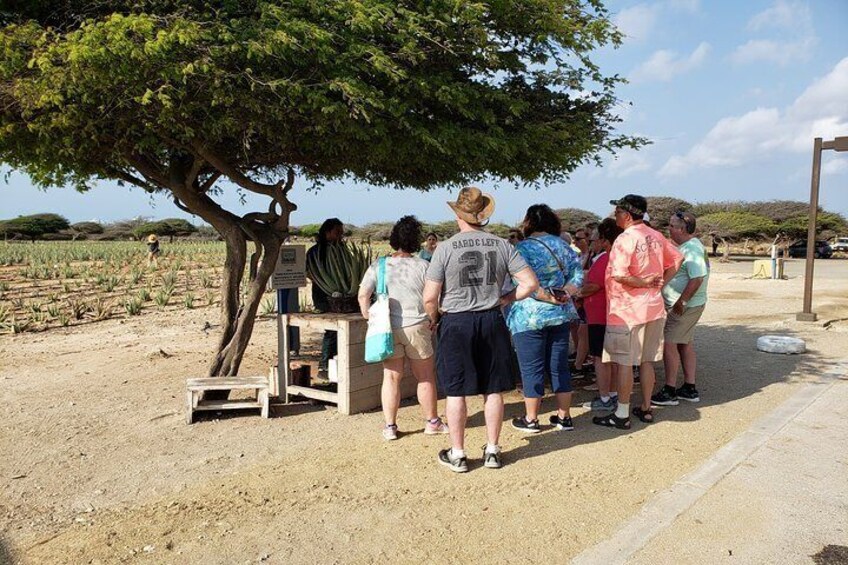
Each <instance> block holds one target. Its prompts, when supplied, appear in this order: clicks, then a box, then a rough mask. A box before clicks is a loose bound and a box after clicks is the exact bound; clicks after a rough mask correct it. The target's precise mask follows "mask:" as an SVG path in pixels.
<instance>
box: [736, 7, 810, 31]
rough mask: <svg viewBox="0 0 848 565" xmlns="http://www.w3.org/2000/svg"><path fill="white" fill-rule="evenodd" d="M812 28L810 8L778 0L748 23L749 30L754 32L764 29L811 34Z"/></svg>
mask: <svg viewBox="0 0 848 565" xmlns="http://www.w3.org/2000/svg"><path fill="white" fill-rule="evenodd" d="M812 27H813V18H812V15H811V14H810V7H809V6H807V5H806V4H804V3H802V2H787V1H786V0H777V1H776V2H775V3H774V4H772V6H771V7H770V8H767V9H765V10H763V11H762V12H760V13H758V14H756V15H755V16H754V17H753V18H751V20H750V21H749V22H748V30H749V31H754V32H758V31H762V30H764V29H784V30H790V31H797V30H802V31H803V32H804V33H809V32H811V31H812Z"/></svg>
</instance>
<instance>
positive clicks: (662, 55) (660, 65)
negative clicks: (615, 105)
mask: <svg viewBox="0 0 848 565" xmlns="http://www.w3.org/2000/svg"><path fill="white" fill-rule="evenodd" d="M710 49H711V48H710V44H709V43H706V42H702V43H701V44H700V45H698V46H697V47H696V48H695V50H694V51H692V53H691V54H690V55H688V56H683V57H681V56H678V55H677V53H675V52H674V51H669V50H668V49H661V50H659V51H655V52H654V54H653V55H651V56H650V57H649V58H648V60H647V61H645V62H643V63H641V64H640V65H639V66H638V67H636V68H635V69H634V70H633V72H632V73H630V77H629V78H630V80H631V82H649V81H660V82H668V81H670V80H671V79H672V78H674V77H675V76H677V75H679V74H682V73H686V72H689V71H691V70H693V69H695V68H697V67H699V66H700V65H701V63H703V62H704V61H705V60H706V58H707V55H709V52H710Z"/></svg>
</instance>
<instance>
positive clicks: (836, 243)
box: [830, 237, 848, 253]
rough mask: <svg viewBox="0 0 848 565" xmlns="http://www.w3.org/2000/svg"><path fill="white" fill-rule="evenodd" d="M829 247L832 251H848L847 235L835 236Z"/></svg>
mask: <svg viewBox="0 0 848 565" xmlns="http://www.w3.org/2000/svg"><path fill="white" fill-rule="evenodd" d="M830 248H831V249H833V250H834V251H841V252H842V253H846V252H848V237H837V238H835V239H834V240H833V243H831V244H830Z"/></svg>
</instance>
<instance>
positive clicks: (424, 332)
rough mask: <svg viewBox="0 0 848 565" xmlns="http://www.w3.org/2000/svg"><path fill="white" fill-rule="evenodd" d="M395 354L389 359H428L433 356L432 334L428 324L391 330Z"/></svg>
mask: <svg viewBox="0 0 848 565" xmlns="http://www.w3.org/2000/svg"><path fill="white" fill-rule="evenodd" d="M392 335H393V336H394V338H395V352H394V354H393V355H392V356H391V357H389V359H403V358H404V357H408V358H410V359H429V358H430V357H432V356H433V332H431V331H430V323H429V322H424V323H423V324H418V325H417V326H407V327H405V328H400V329H396V330H392Z"/></svg>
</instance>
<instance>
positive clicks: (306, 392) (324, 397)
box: [286, 385, 339, 404]
mask: <svg viewBox="0 0 848 565" xmlns="http://www.w3.org/2000/svg"><path fill="white" fill-rule="evenodd" d="M286 392H287V393H288V395H289V396H292V395H295V394H299V395H300V396H305V397H306V398H314V399H315V400H321V401H324V402H331V403H333V404H337V403H338V397H339V395H338V393H335V392H332V391H329V390H320V389H317V388H312V387H308V386H297V385H289V387H288V390H287V391H286Z"/></svg>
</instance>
